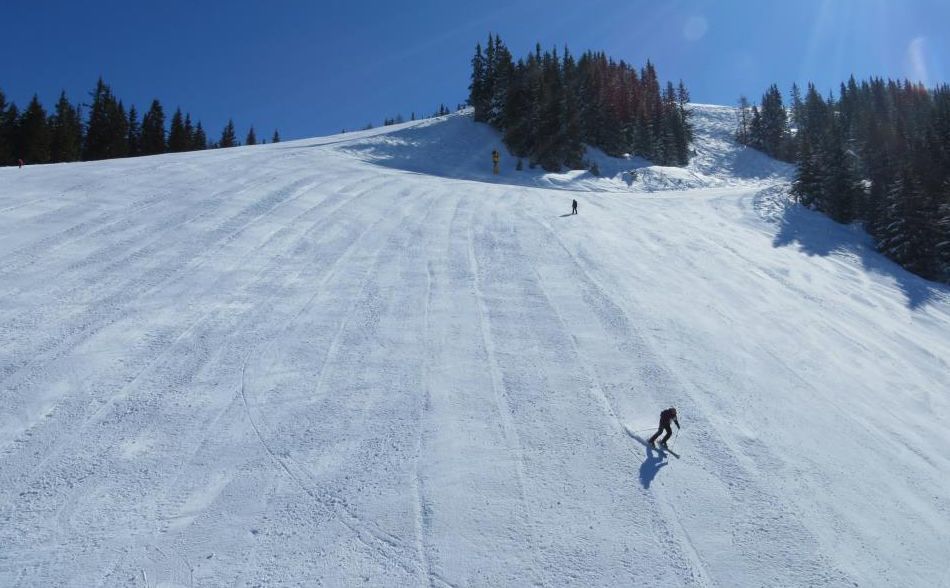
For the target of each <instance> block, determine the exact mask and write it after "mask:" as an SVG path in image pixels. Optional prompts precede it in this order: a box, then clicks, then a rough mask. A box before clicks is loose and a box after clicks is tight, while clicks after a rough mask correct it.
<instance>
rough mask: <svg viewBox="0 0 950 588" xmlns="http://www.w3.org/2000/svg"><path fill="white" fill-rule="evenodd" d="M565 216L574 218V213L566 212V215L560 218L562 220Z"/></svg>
mask: <svg viewBox="0 0 950 588" xmlns="http://www.w3.org/2000/svg"><path fill="white" fill-rule="evenodd" d="M565 216H574V213H572V212H568V213H567V214H562V215H561V218H564V217H565Z"/></svg>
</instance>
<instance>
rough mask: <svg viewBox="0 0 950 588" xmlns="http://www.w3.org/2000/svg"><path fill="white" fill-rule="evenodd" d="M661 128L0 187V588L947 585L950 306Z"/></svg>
mask: <svg viewBox="0 0 950 588" xmlns="http://www.w3.org/2000/svg"><path fill="white" fill-rule="evenodd" d="M694 112H695V122H696V125H697V142H696V153H695V155H694V157H693V162H692V163H691V164H690V166H689V167H687V168H684V169H676V168H661V167H655V166H650V165H649V164H648V163H647V162H645V161H642V160H637V159H635V158H633V159H611V158H608V157H606V156H603V155H602V154H598V153H592V154H591V158H592V159H594V160H596V161H597V162H598V165H599V167H600V169H601V172H602V176H601V177H599V178H598V177H594V176H591V175H590V174H589V173H586V172H571V173H566V174H545V173H543V172H541V171H540V170H529V169H525V170H524V171H522V172H516V171H515V170H514V167H515V164H516V162H515V161H514V160H513V159H511V158H510V157H505V158H504V160H503V162H502V167H503V169H502V174H501V175H499V176H492V175H491V173H490V163H489V162H490V159H489V158H490V155H489V154H490V153H491V150H492V149H493V148H500V147H501V145H500V143H499V141H498V136H497V134H495V133H494V132H493V131H491V130H490V129H488V128H486V127H484V126H482V125H476V124H474V123H473V122H472V121H471V119H470V117H469V116H468V115H467V114H464V113H463V114H458V115H452V116H449V117H444V118H442V119H435V120H429V121H419V122H414V123H407V124H404V125H399V126H394V127H387V128H384V129H378V130H374V131H366V132H361V133H350V134H344V135H338V136H333V137H326V138H319V139H311V140H303V141H296V142H291V143H281V144H274V145H265V146H255V147H246V148H237V149H228V150H219V151H210V152H204V153H191V154H176V155H165V156H157V157H148V158H138V159H127V160H116V161H108V162H95V163H79V164H66V165H49V166H35V167H26V168H24V169H22V170H18V169H11V168H0V301H2V302H0V585H2V586H11V587H12V586H77V587H86V586H151V587H155V586H259V585H268V586H270V585H302V586H316V585H326V586H355V585H359V586H404V585H416V586H422V585H429V586H529V585H537V586H660V585H668V586H726V587H730V586H894V585H900V586H940V585H942V586H947V585H950V397H948V392H950V386H948V384H950V378H948V374H950V369H948V362H950V291H948V289H947V288H944V287H941V286H937V285H935V284H932V283H928V282H925V281H923V280H920V279H918V278H916V277H914V276H912V275H910V274H908V273H906V272H904V271H903V270H901V269H900V268H898V267H897V266H895V265H894V264H892V263H890V262H888V261H886V260H885V259H883V258H882V257H880V256H878V255H877V254H876V253H874V252H873V250H872V249H871V247H870V244H869V243H868V242H867V240H866V239H865V238H864V237H863V236H862V234H861V233H860V231H859V230H857V229H855V228H852V227H842V226H840V225H835V224H834V223H832V222H830V221H828V220H827V219H825V218H823V217H821V216H819V215H817V214H814V213H811V212H808V211H804V210H801V209H799V208H796V207H789V206H787V205H785V201H784V199H783V198H782V194H783V191H784V189H785V186H786V184H787V182H788V179H789V174H790V169H789V168H788V167H787V166H785V165H783V164H780V163H778V162H775V161H772V160H770V159H768V158H766V157H764V156H763V155H761V154H759V153H757V152H754V151H750V150H747V149H744V148H741V147H738V146H736V145H735V144H734V143H733V142H732V141H731V140H730V132H731V128H732V124H733V118H732V116H733V115H732V111H731V109H728V108H723V107H713V106H696V107H695V108H694ZM573 198H576V199H577V200H578V201H579V203H580V214H578V215H577V216H570V215H567V214H566V213H568V212H569V211H570V202H571V200H572V199H573ZM671 405H672V406H676V407H677V408H678V411H679V414H680V423H681V424H682V426H683V429H682V431H680V432H679V434H678V436H677V437H676V438H675V441H674V443H673V449H674V450H675V451H676V453H677V454H679V455H680V458H679V459H677V458H675V457H673V456H671V455H669V454H665V453H659V452H656V451H654V450H651V449H648V448H647V447H645V445H644V444H642V443H641V442H640V441H639V440H638V439H637V437H640V438H643V437H646V436H649V435H650V434H651V432H652V429H653V428H655V426H656V420H657V415H658V414H659V412H660V411H661V410H662V409H664V408H666V407H668V406H671Z"/></svg>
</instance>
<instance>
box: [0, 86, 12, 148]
mask: <svg viewBox="0 0 950 588" xmlns="http://www.w3.org/2000/svg"><path fill="white" fill-rule="evenodd" d="M13 159H14V157H13V132H12V129H11V128H9V127H8V126H7V97H6V95H4V93H3V91H2V90H0V166H4V165H8V164H10V163H12V162H13Z"/></svg>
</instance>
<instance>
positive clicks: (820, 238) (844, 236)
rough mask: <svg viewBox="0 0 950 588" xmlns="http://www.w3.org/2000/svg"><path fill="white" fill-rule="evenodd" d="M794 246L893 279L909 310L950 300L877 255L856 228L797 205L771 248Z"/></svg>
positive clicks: (940, 288)
mask: <svg viewBox="0 0 950 588" xmlns="http://www.w3.org/2000/svg"><path fill="white" fill-rule="evenodd" d="M796 243H797V244H798V250H799V251H801V252H802V253H805V254H806V255H809V256H812V255H817V256H820V257H829V256H840V257H842V258H846V257H853V258H855V259H857V260H858V261H860V262H861V266H862V267H863V268H864V269H865V270H867V271H869V272H872V273H875V274H880V275H883V276H886V277H889V278H892V279H893V280H894V283H895V284H896V285H897V287H898V288H899V289H900V290H901V292H902V293H903V294H904V296H905V297H906V298H907V307H908V308H910V309H911V310H916V309H917V308H920V307H921V306H924V305H926V304H929V303H930V302H934V301H936V300H941V299H943V300H950V288H948V287H947V286H944V285H942V284H938V283H936V282H931V281H928V280H925V279H924V278H921V277H920V276H917V275H914V274H912V273H910V272H909V271H907V270H905V269H904V268H902V267H901V266H899V265H898V264H896V263H895V262H893V261H891V260H889V259H887V258H886V257H885V256H884V255H883V254H881V253H878V252H877V251H876V250H875V249H874V244H873V242H872V241H871V238H870V236H869V235H868V234H867V233H865V232H864V230H863V229H861V228H860V227H859V226H858V225H851V226H846V225H841V224H839V223H836V222H834V221H833V220H831V219H830V218H828V217H827V216H825V215H824V214H821V213H819V212H815V211H813V210H809V209H807V208H805V207H804V206H801V205H797V204H795V205H790V206H787V207H786V208H785V211H784V213H783V215H782V218H781V219H780V221H779V231H778V233H777V234H776V235H775V238H774V239H773V240H772V246H773V247H776V248H778V247H789V246H792V245H794V244H796Z"/></svg>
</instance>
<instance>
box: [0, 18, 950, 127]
mask: <svg viewBox="0 0 950 588" xmlns="http://www.w3.org/2000/svg"><path fill="white" fill-rule="evenodd" d="M489 31H492V32H496V33H498V34H500V35H501V36H502V39H503V40H505V42H506V43H507V44H508V46H509V47H510V48H511V50H512V52H513V53H514V54H515V56H516V57H519V56H522V55H524V54H526V53H527V51H529V50H530V49H531V48H532V47H533V46H534V43H535V42H536V41H538V42H540V43H541V44H542V46H544V47H545V48H549V47H551V46H553V45H555V44H556V45H559V46H560V45H564V44H567V45H568V46H569V47H570V48H571V50H572V51H573V52H574V53H579V52H581V51H583V50H585V49H596V50H604V51H606V52H607V53H608V54H609V55H611V56H612V57H615V58H617V59H624V60H626V61H628V62H631V63H634V64H637V65H641V64H642V63H643V62H644V61H645V60H646V59H647V58H649V59H652V60H653V61H654V63H656V65H657V68H658V70H659V73H660V76H661V78H663V79H672V80H674V81H675V80H678V79H680V78H682V79H683V80H684V81H685V82H686V85H687V86H688V88H689V89H690V91H691V93H692V96H693V100H694V101H697V102H709V103H720V104H733V103H734V102H735V101H736V98H737V97H738V96H739V94H746V95H748V96H749V97H750V98H755V99H757V98H758V97H759V96H760V95H761V93H762V91H763V90H764V89H765V88H766V87H767V86H768V84H770V83H773V82H775V83H778V84H779V86H780V87H781V88H782V89H783V90H786V91H787V89H788V87H789V86H790V85H791V83H792V82H793V81H798V82H799V83H800V84H802V85H804V82H806V81H808V80H812V81H814V82H816V83H817V84H818V86H819V88H821V89H823V90H825V91H827V90H830V89H833V88H837V87H838V83H839V82H840V81H842V80H845V79H847V77H848V76H849V75H850V74H852V73H854V74H855V76H857V77H859V78H860V77H864V76H868V75H881V76H890V77H900V78H903V77H909V78H912V79H915V80H922V81H924V82H926V83H927V84H928V85H933V84H936V83H946V82H948V81H950V1H947V0H790V1H781V2H772V1H770V0H759V1H728V0H718V1H717V0H586V1H576V0H574V1H566V0H519V1H514V2H465V1H455V2H453V1H452V0H438V1H434V0H417V1H412V2H398V1H394V0H389V1H385V0H379V1H360V0H349V1H339V0H325V1H320V0H312V1H303V0H227V1H224V0H220V1H212V0H197V1H196V0H192V1H183V0H149V1H148V2H145V1H136V0H133V1H129V0H125V1H116V0H102V1H96V0H93V1H90V2H76V1H72V0H71V1H62V0H48V1H42V2H39V1H31V0H3V1H2V4H0V56H2V61H0V89H2V90H3V91H4V92H5V93H6V94H7V96H8V98H12V99H14V100H15V101H16V102H17V103H18V104H19V105H21V106H22V105H24V104H25V103H26V102H27V101H28V100H29V98H30V97H31V96H32V94H33V93H34V92H36V93H38V94H39V96H40V99H41V100H42V101H43V103H44V105H46V106H47V108H50V107H51V106H52V104H53V103H54V101H55V99H56V98H57V96H58V94H59V91H60V89H65V90H66V91H67V94H68V95H69V96H70V98H71V99H72V100H73V101H78V100H80V99H85V98H86V96H87V94H88V92H89V90H91V89H92V87H93V86H94V84H95V81H96V78H97V77H98V76H99V75H102V76H103V77H104V79H105V80H106V82H107V83H109V84H110V85H111V86H112V87H113V90H114V91H115V92H116V94H117V95H118V96H119V97H120V98H122V99H123V100H124V101H125V103H126V106H128V105H129V104H135V105H136V106H137V107H138V108H139V110H140V111H142V110H144V109H146V108H147V107H148V104H149V103H150V101H151V99H152V98H153V97H157V98H159V99H160V100H161V101H162V104H163V105H164V106H165V108H166V111H167V112H168V114H169V116H170V114H171V112H172V111H174V108H175V107H176V106H177V105H180V106H182V107H183V108H184V109H187V110H188V111H190V112H191V113H192V115H193V116H194V117H195V118H196V119H201V120H202V121H203V122H204V124H205V126H206V128H207V129H208V132H209V136H211V137H212V138H216V137H217V136H218V134H219V133H220V130H221V127H223V125H224V123H225V122H226V121H227V118H228V117H229V116H230V117H233V118H234V121H235V123H236V124H237V127H238V131H239V135H240V136H241V137H242V138H243V135H244V134H245V133H246V131H247V128H248V126H250V125H251V124H254V125H255V126H256V128H257V131H258V136H259V137H260V136H264V137H269V136H270V134H271V133H272V132H273V129H274V128H275V127H276V128H279V129H280V131H281V134H282V135H283V136H284V138H299V137H306V136H313V135H319V134H328V133H334V132H338V131H340V130H341V129H343V128H346V129H353V128H357V127H362V126H364V125H365V124H366V123H367V122H373V123H374V124H379V122H380V121H381V120H382V119H383V118H384V117H387V116H395V115H396V114H398V113H401V114H403V115H405V116H407V117H408V115H409V113H410V112H411V111H415V112H417V113H431V112H432V111H434V110H436V109H437V108H438V106H439V104H440V103H442V102H444V103H445V104H447V105H448V106H450V107H454V106H455V105H456V104H458V103H459V102H462V101H464V100H465V97H466V96H467V92H468V90H467V87H468V76H469V61H470V59H471V56H472V53H473V51H474V46H475V43H476V42H478V41H482V42H484V39H485V37H486V36H487V34H488V32H489Z"/></svg>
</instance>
